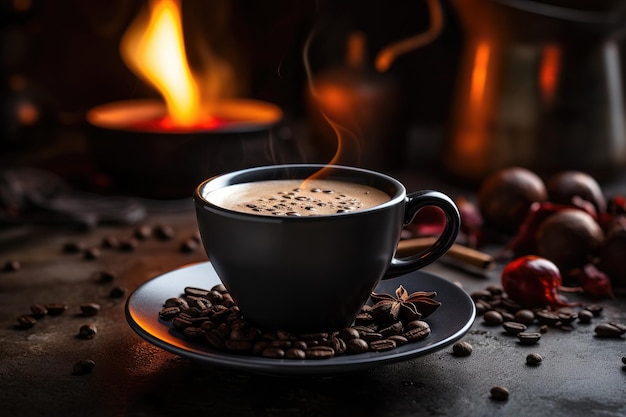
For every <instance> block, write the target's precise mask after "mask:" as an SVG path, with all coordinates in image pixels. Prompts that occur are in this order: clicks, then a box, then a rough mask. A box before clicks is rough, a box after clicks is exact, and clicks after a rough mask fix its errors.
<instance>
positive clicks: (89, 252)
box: [83, 247, 102, 260]
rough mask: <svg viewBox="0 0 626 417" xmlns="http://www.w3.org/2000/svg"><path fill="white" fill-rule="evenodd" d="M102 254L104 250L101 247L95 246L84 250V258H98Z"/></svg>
mask: <svg viewBox="0 0 626 417" xmlns="http://www.w3.org/2000/svg"><path fill="white" fill-rule="evenodd" d="M100 255H102V252H101V251H100V249H99V248H95V247H94V248H89V249H85V251H84V252H83V258H84V259H88V260H94V259H98V258H99V257H100Z"/></svg>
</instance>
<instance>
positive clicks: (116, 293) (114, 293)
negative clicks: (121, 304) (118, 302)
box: [109, 286, 126, 298]
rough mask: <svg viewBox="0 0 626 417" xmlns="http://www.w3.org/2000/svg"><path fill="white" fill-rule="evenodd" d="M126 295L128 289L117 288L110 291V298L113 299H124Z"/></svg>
mask: <svg viewBox="0 0 626 417" xmlns="http://www.w3.org/2000/svg"><path fill="white" fill-rule="evenodd" d="M124 295H126V288H124V287H119V286H115V287H113V288H111V291H109V297H111V298H122V297H123V296H124Z"/></svg>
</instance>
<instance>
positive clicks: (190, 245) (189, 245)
mask: <svg viewBox="0 0 626 417" xmlns="http://www.w3.org/2000/svg"><path fill="white" fill-rule="evenodd" d="M198 246H200V245H199V244H198V242H197V241H196V240H194V239H187V240H185V241H184V242H182V243H181V244H180V251H181V252H182V253H193V252H195V251H196V250H198Z"/></svg>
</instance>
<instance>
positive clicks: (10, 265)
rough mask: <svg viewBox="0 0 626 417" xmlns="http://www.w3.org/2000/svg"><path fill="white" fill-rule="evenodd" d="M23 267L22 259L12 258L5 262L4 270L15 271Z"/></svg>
mask: <svg viewBox="0 0 626 417" xmlns="http://www.w3.org/2000/svg"><path fill="white" fill-rule="evenodd" d="M21 267H22V264H20V261H16V260H10V261H6V262H5V263H4V266H3V267H2V270H3V271H4V272H15V271H17V270H19V269H20V268H21Z"/></svg>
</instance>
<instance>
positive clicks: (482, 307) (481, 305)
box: [475, 300, 491, 316]
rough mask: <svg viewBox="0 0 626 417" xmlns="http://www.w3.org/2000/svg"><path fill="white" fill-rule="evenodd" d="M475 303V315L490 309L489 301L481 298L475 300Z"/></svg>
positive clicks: (480, 314)
mask: <svg viewBox="0 0 626 417" xmlns="http://www.w3.org/2000/svg"><path fill="white" fill-rule="evenodd" d="M475 305H476V315H478V316H482V315H483V314H485V313H486V312H487V311H489V310H491V306H490V305H489V303H487V302H485V301H483V300H477V301H476V303H475Z"/></svg>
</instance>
